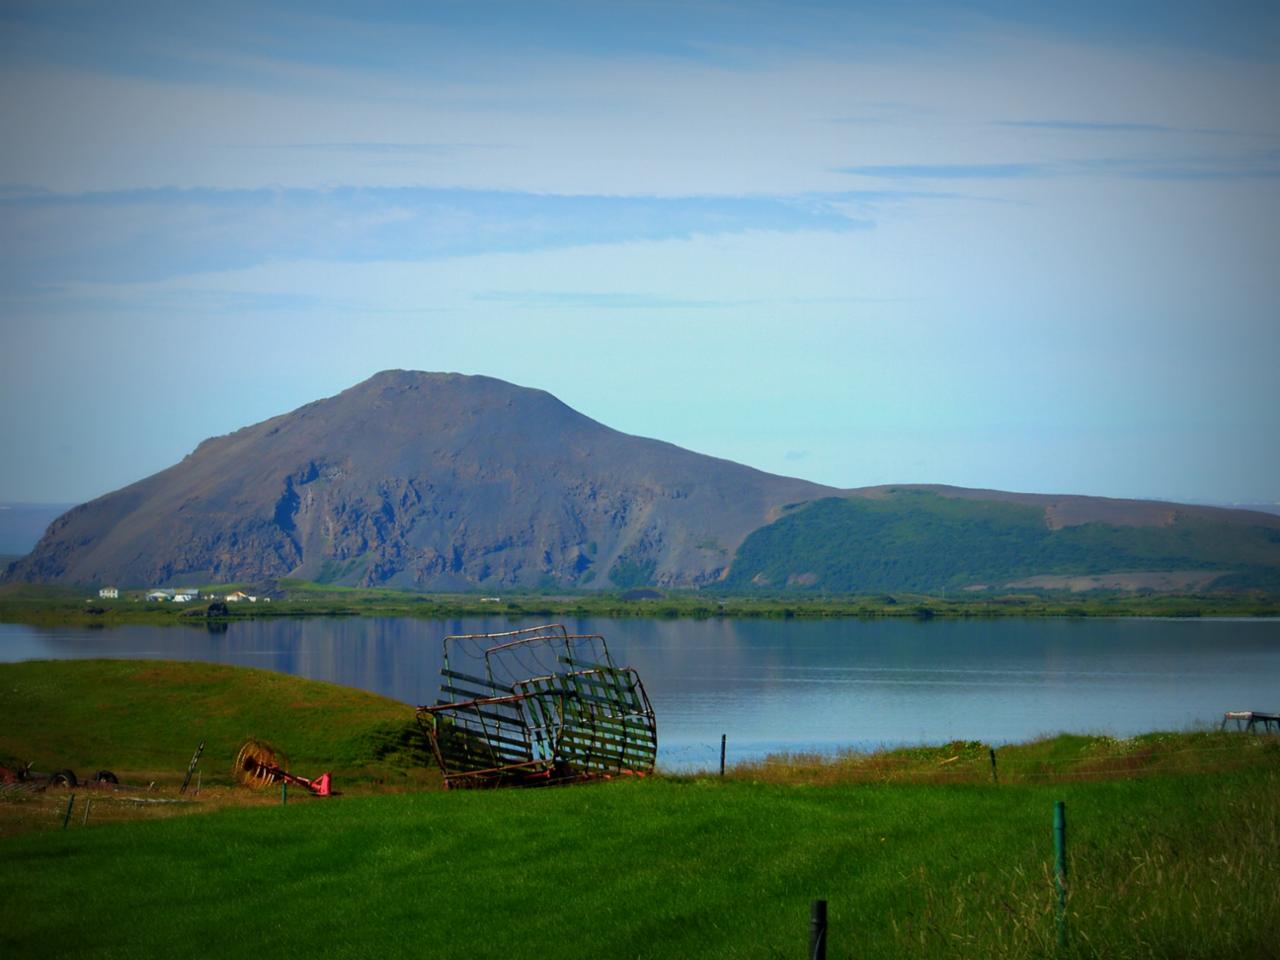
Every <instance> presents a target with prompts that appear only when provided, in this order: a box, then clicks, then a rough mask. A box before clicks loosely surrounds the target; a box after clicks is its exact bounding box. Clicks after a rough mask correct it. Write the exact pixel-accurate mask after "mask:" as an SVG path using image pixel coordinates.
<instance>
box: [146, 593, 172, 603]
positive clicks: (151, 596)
mask: <svg viewBox="0 0 1280 960" xmlns="http://www.w3.org/2000/svg"><path fill="white" fill-rule="evenodd" d="M147 599H148V600H150V601H156V602H159V603H163V602H164V601H166V600H172V599H173V591H172V590H148V591H147Z"/></svg>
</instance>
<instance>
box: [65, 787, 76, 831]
mask: <svg viewBox="0 0 1280 960" xmlns="http://www.w3.org/2000/svg"><path fill="white" fill-rule="evenodd" d="M75 802H76V795H75V794H74V793H73V794H71V796H69V797H67V812H66V813H64V814H63V815H62V829H63V830H65V829H67V823H68V822H69V821H70V820H71V807H72V805H73V804H74V803H75Z"/></svg>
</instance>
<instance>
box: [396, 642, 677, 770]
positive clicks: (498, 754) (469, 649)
mask: <svg viewBox="0 0 1280 960" xmlns="http://www.w3.org/2000/svg"><path fill="white" fill-rule="evenodd" d="M443 647H444V658H443V664H444V665H443V667H442V669H441V671H440V678H441V682H440V699H439V700H437V702H436V703H435V704H432V705H428V706H421V707H419V708H418V714H417V716H418V722H419V724H420V725H421V726H422V730H423V733H424V734H425V736H426V738H427V742H428V744H429V745H430V748H431V752H432V753H433V754H434V756H435V758H436V762H437V763H438V764H439V765H440V770H441V772H442V773H443V774H444V781H445V786H446V787H491V786H539V785H545V784H552V783H568V782H573V781H578V780H591V779H600V778H609V777H613V776H637V775H638V776H643V775H646V774H649V773H652V772H653V767H654V762H655V759H656V756H657V749H658V729H657V721H656V719H655V717H654V713H653V706H652V704H651V703H650V702H649V697H648V694H647V693H645V689H644V684H643V683H641V682H640V676H639V674H637V673H636V671H635V670H634V669H632V668H631V667H619V666H617V665H616V664H614V662H613V659H612V658H611V657H610V655H609V648H608V645H607V644H606V643H605V640H604V637H602V636H599V635H594V634H591V635H588V634H571V633H569V632H568V630H567V629H566V628H565V627H564V625H563V624H558V623H557V624H547V625H545V626H539V627H528V628H525V629H521V630H510V631H506V632H504V633H484V634H461V635H455V636H449V637H445V638H444V642H443Z"/></svg>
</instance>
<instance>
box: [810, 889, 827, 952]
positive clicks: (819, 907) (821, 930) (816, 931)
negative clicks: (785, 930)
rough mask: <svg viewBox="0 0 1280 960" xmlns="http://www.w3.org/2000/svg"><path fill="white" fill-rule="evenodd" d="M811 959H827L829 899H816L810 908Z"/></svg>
mask: <svg viewBox="0 0 1280 960" xmlns="http://www.w3.org/2000/svg"><path fill="white" fill-rule="evenodd" d="M809 960H827V901H825V900H815V901H813V906H812V907H811V908H810V909H809Z"/></svg>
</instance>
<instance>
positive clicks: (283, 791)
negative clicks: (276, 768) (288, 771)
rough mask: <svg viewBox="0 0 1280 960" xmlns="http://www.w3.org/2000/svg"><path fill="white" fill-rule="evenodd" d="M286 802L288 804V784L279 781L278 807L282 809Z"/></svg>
mask: <svg viewBox="0 0 1280 960" xmlns="http://www.w3.org/2000/svg"><path fill="white" fill-rule="evenodd" d="M288 802H289V784H288V782H286V781H284V780H281V781H280V806H282V807H283V806H284V805H285V804H286V803H288Z"/></svg>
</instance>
